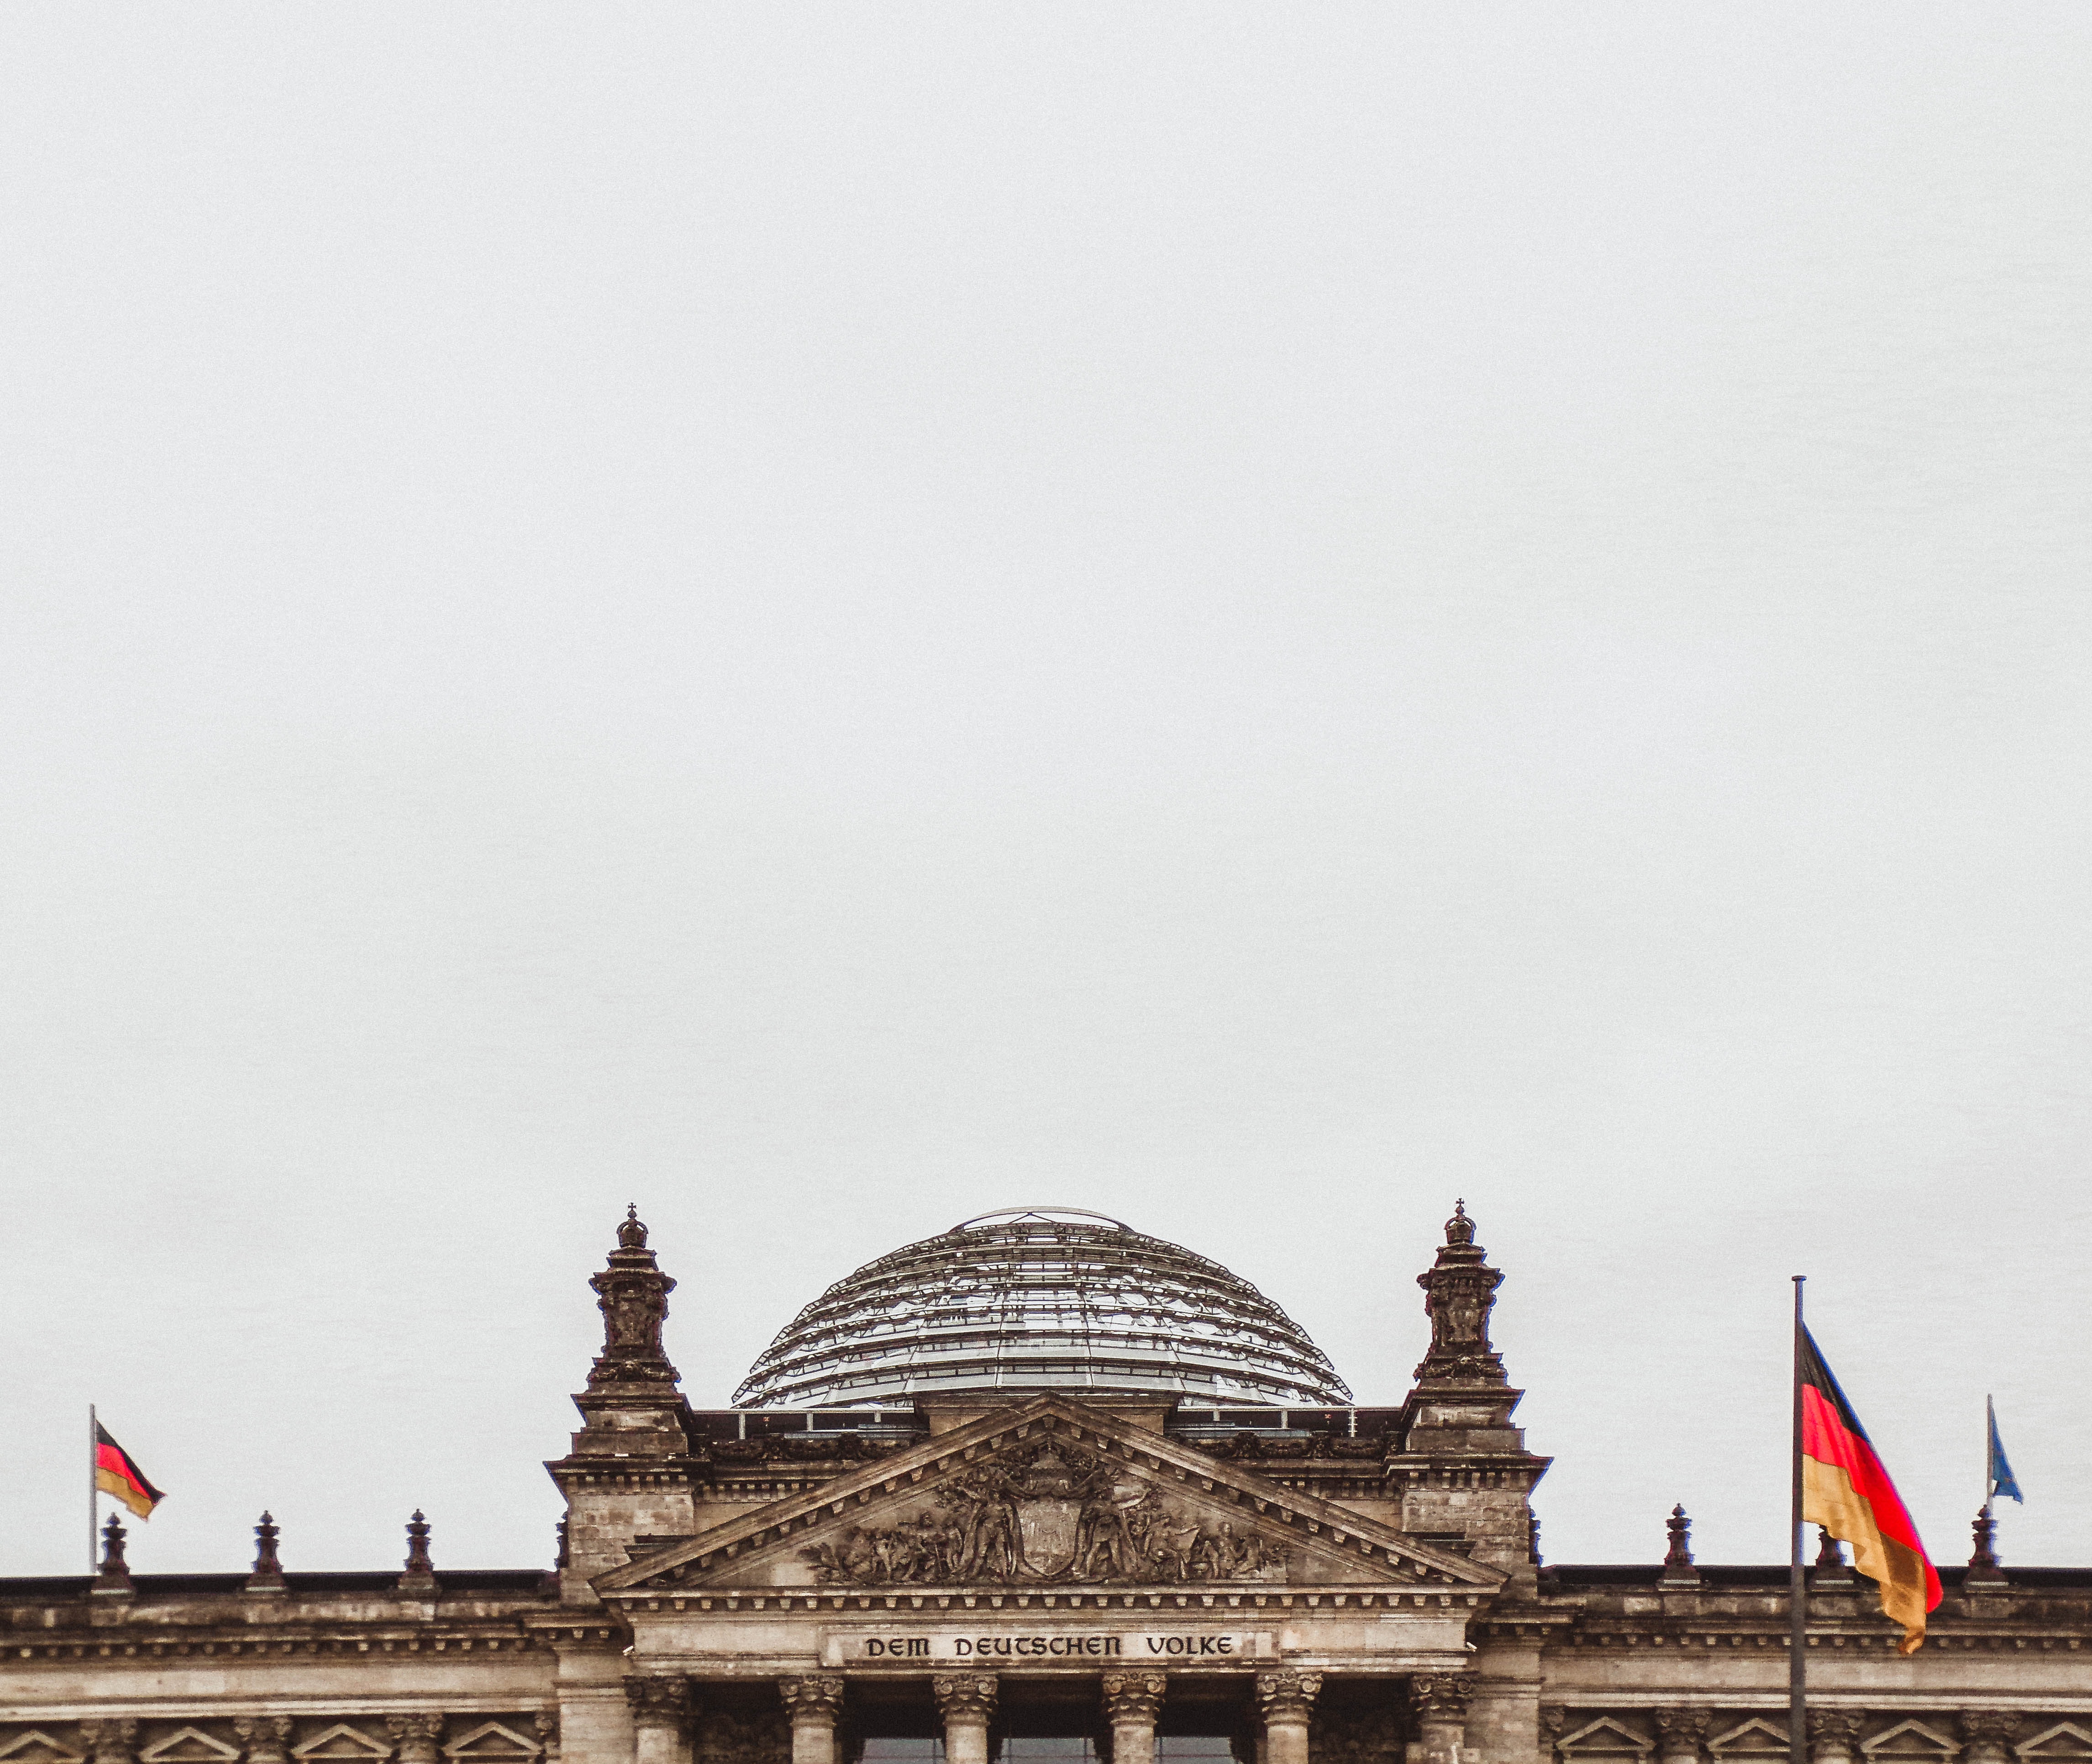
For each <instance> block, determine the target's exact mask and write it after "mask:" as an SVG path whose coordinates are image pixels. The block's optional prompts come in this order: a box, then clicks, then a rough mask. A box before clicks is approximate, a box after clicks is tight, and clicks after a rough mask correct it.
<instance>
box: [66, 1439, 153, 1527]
mask: <svg viewBox="0 0 2092 1764" xmlns="http://www.w3.org/2000/svg"><path fill="white" fill-rule="evenodd" d="M75 1437H76V1438H77V1437H78V1436H77V1435H76V1436H75ZM94 1485H95V1486H96V1487H97V1489H101V1490H102V1493H103V1494H113V1495H115V1497H116V1498H117V1499H118V1500H119V1501H121V1502H123V1504H124V1505H125V1506H126V1507H129V1508H130V1509H131V1511H132V1512H134V1513H136V1515H138V1516H139V1518H140V1519H150V1518H151V1517H152V1516H153V1508H154V1507H158V1505H159V1504H160V1502H162V1501H164V1500H165V1499H166V1495H164V1494H162V1493H161V1492H160V1491H159V1490H158V1489H156V1488H154V1487H153V1485H152V1484H151V1483H149V1482H148V1481H146V1480H145V1472H144V1471H142V1470H140V1468H138V1466H137V1465H136V1464H134V1463H133V1462H132V1459H131V1454H130V1453H129V1452H128V1451H125V1450H124V1449H123V1447H122V1446H119V1445H118V1444H117V1443H116V1442H115V1440H113V1439H111V1438H110V1437H109V1429H107V1428H106V1427H104V1426H103V1425H102V1423H101V1422H99V1421H97V1422H96V1423H95V1424H94Z"/></svg>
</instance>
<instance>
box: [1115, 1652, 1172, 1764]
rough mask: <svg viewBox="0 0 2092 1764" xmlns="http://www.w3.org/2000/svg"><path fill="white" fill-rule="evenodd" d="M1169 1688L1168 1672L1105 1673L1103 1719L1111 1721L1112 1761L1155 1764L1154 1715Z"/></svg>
mask: <svg viewBox="0 0 2092 1764" xmlns="http://www.w3.org/2000/svg"><path fill="white" fill-rule="evenodd" d="M1168 1688H1169V1674H1168V1673H1166V1672H1107V1673H1105V1674H1104V1719H1105V1720H1106V1721H1107V1722H1109V1723H1110V1724H1111V1745H1112V1749H1111V1757H1112V1764H1155V1718H1156V1715H1157V1714H1160V1713H1161V1709H1162V1694H1163V1693H1164V1692H1165V1691H1166V1690H1167V1689H1168Z"/></svg>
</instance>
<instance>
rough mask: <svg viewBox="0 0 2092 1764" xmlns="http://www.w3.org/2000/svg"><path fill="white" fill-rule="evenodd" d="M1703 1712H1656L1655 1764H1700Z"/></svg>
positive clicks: (1710, 1713)
mask: <svg viewBox="0 0 2092 1764" xmlns="http://www.w3.org/2000/svg"><path fill="white" fill-rule="evenodd" d="M1711 1719H1713V1711H1712V1710H1705V1709H1659V1710H1657V1712H1656V1764H1701V1759H1702V1758H1705V1757H1706V1755H1707V1750H1706V1745H1705V1741H1706V1738H1707V1724H1708V1723H1709V1721H1710V1720H1711Z"/></svg>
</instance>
